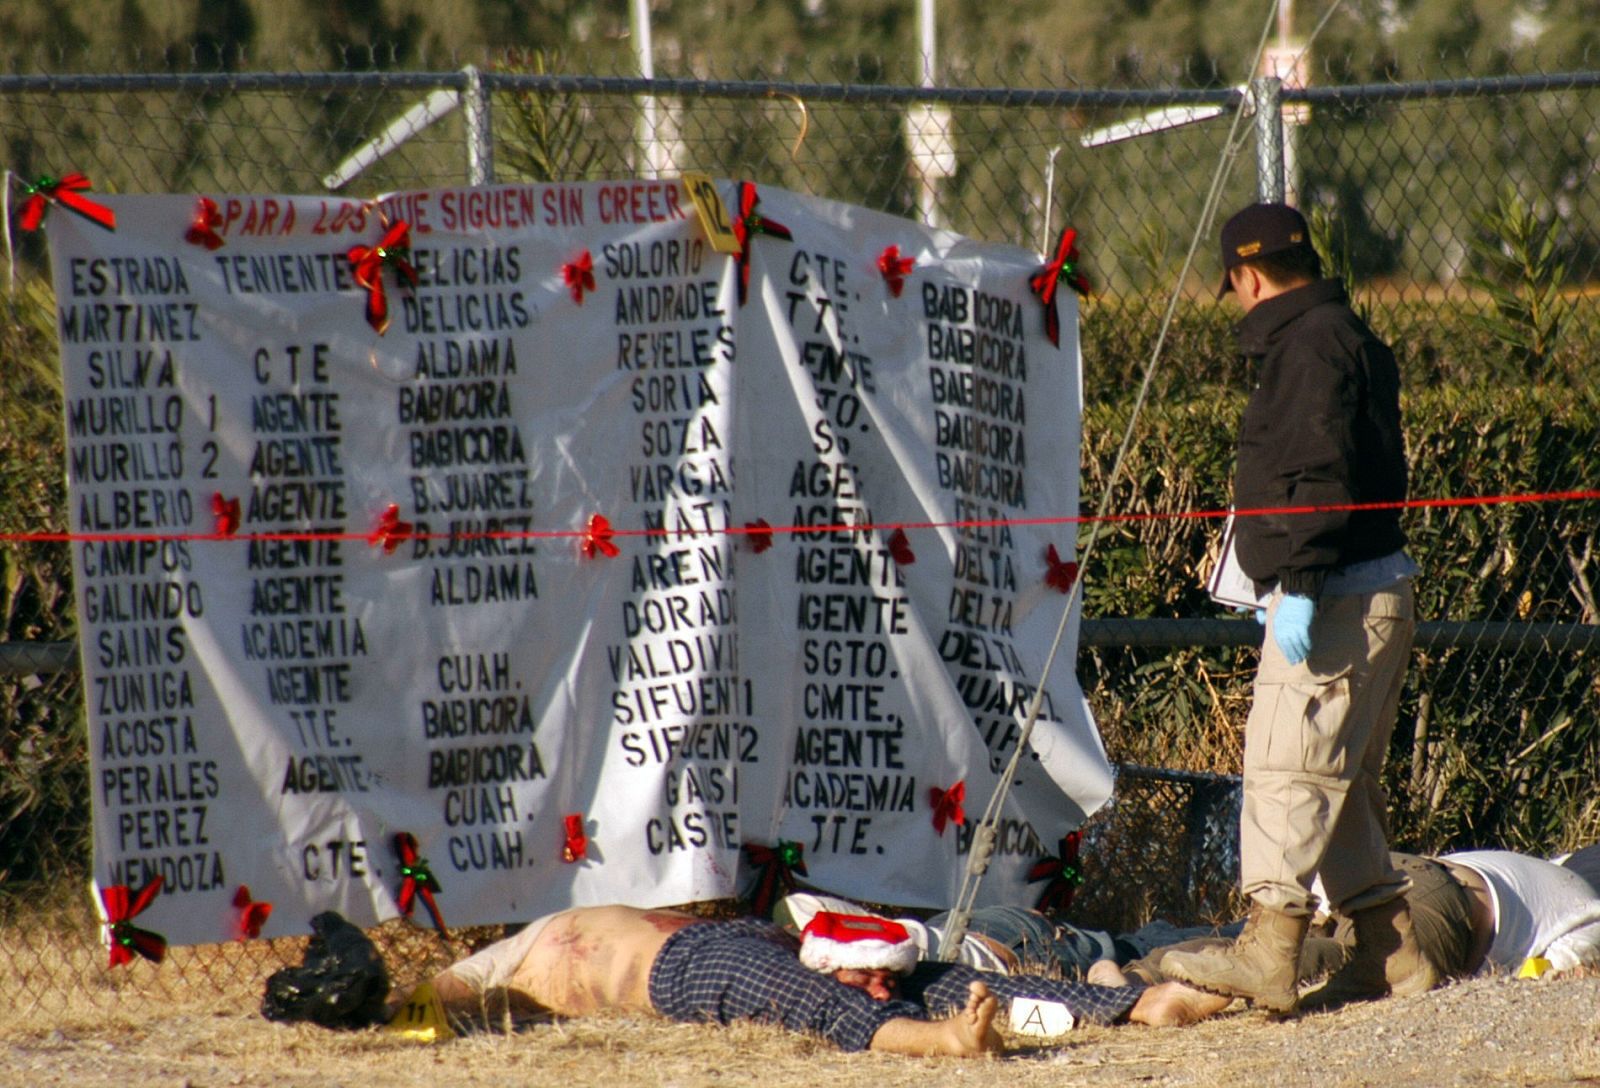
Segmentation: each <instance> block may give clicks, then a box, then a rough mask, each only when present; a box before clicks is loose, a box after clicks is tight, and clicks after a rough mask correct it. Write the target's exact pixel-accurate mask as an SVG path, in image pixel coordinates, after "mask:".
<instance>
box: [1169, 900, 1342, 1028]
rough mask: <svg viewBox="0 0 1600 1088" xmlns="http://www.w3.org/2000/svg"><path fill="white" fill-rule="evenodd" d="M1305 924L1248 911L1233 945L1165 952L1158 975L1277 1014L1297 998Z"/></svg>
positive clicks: (1281, 915)
mask: <svg viewBox="0 0 1600 1088" xmlns="http://www.w3.org/2000/svg"><path fill="white" fill-rule="evenodd" d="M1310 924H1311V919H1310V918H1308V917H1306V916H1305V915H1303V914H1299V915H1296V914H1284V913H1283V912H1282V911H1276V910H1268V909H1267V908H1265V907H1261V906H1252V907H1251V908H1250V915H1249V917H1248V918H1247V919H1246V920H1245V924H1244V932H1243V933H1240V934H1239V937H1238V939H1237V940H1235V941H1234V942H1233V944H1231V945H1229V946H1227V947H1225V948H1218V949H1213V950H1211V951H1205V952H1169V953H1167V955H1166V956H1165V957H1163V958H1162V960H1161V970H1162V972H1163V973H1165V974H1166V975H1167V976H1168V977H1169V978H1175V979H1178V980H1180V981H1182V982H1188V983H1191V984H1193V985H1195V986H1199V987H1200V988H1201V989H1203V990H1210V991H1212V992H1213V993H1219V994H1223V995H1225V996H1228V997H1247V998H1249V999H1250V1000H1251V1001H1252V1002H1254V1003H1255V1004H1257V1005H1260V1006H1262V1007H1263V1008H1266V1009H1270V1010H1271V1011H1272V1012H1275V1013H1278V1014H1280V1015H1287V1014H1289V1013H1292V1012H1294V1010H1295V1007H1296V1005H1297V1004H1298V1003H1299V999H1300V989H1299V987H1298V986H1297V985H1296V983H1297V982H1298V974H1299V971H1298V969H1299V966H1300V946H1301V945H1302V944H1304V943H1305V939H1306V929H1307V927H1309V926H1310Z"/></svg>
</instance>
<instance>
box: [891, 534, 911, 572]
mask: <svg viewBox="0 0 1600 1088" xmlns="http://www.w3.org/2000/svg"><path fill="white" fill-rule="evenodd" d="M889 554H890V555H892V556H893V557H894V561H895V562H896V563H898V564H900V565H901V566H902V567H909V566H910V565H911V564H913V563H915V562H916V561H917V553H916V552H914V551H912V550H911V538H910V537H908V536H906V531H905V530H904V529H896V530H895V531H894V532H892V533H890V534H889Z"/></svg>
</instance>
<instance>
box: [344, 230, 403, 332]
mask: <svg viewBox="0 0 1600 1088" xmlns="http://www.w3.org/2000/svg"><path fill="white" fill-rule="evenodd" d="M410 252H411V228H410V227H409V226H407V225H406V221H405V220H404V219H397V220H395V221H394V223H392V224H391V225H390V226H389V229H388V230H386V231H384V232H383V237H382V238H380V239H378V244H377V245H375V246H351V247H350V252H349V253H348V254H346V256H348V257H349V259H350V263H351V264H352V265H354V266H355V275H356V284H357V285H358V286H360V287H363V288H365V289H366V292H367V324H368V325H371V326H372V327H373V328H374V329H376V330H377V333H378V335H379V336H382V335H383V334H384V332H385V331H387V330H388V328H389V296H388V295H386V294H384V291H383V266H384V265H391V266H393V268H394V270H395V271H396V272H398V273H399V274H400V275H401V276H403V277H405V280H406V282H408V283H409V284H411V286H412V287H415V286H416V285H417V270H416V269H415V268H413V267H412V266H411V261H410V260H409V259H408V255H409V254H410Z"/></svg>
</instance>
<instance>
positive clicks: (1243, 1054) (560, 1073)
mask: <svg viewBox="0 0 1600 1088" xmlns="http://www.w3.org/2000/svg"><path fill="white" fill-rule="evenodd" d="M78 932H79V933H80V936H79V937H77V938H76V939H75V940H73V941H52V942H50V947H51V948H52V949H53V953H54V955H55V960H54V963H53V966H52V968H51V970H50V972H49V973H48V975H46V974H37V975H36V976H35V977H34V978H33V979H32V980H31V982H30V980H28V979H27V978H24V979H22V981H21V982H20V983H19V984H18V986H17V988H16V989H15V990H14V992H13V993H12V994H11V995H10V997H9V1000H8V1005H9V1010H8V1012H7V1013H6V1014H4V1015H0V1054H3V1055H4V1060H3V1061H0V1084H4V1085H12V1084H15V1085H19V1086H20V1085H29V1086H33V1085H58V1084H59V1085H72V1086H74V1088H77V1086H83V1088H127V1086H128V1085H131V1084H162V1085H183V1086H185V1088H211V1086H223V1085H274V1086H276V1085H305V1086H313V1085H315V1086H334V1085H340V1086H367V1085H371V1086H379V1085H381V1086H383V1088H436V1086H438V1085H440V1084H448V1085H450V1086H451V1088H464V1086H475V1085H483V1086H485V1088H488V1086H491V1085H492V1086H495V1088H500V1086H503V1085H505V1084H508V1083H514V1084H518V1085H553V1086H560V1088H579V1086H587V1085H604V1086H605V1088H632V1086H636V1085H637V1086H654V1088H666V1086H682V1088H689V1086H701V1085H716V1086H723V1085H743V1084H756V1083H760V1084H772V1085H791V1084H792V1085H806V1084H828V1085H831V1086H836V1088H869V1086H870V1088H893V1086H898V1085H904V1086H907V1088H925V1086H926V1085H927V1084H928V1083H929V1082H930V1081H931V1080H933V1079H934V1078H937V1082H938V1083H939V1085H940V1086H941V1088H959V1086H962V1085H980V1084H981V1085H985V1086H992V1085H994V1084H996V1083H999V1082H1003V1083H1004V1084H1006V1085H1007V1086H1008V1088H1011V1086H1016V1088H1044V1086H1046V1085H1049V1086H1051V1088H1059V1086H1062V1085H1076V1084H1084V1085H1089V1084H1092V1085H1094V1086H1096V1088H1120V1086H1132V1085H1151V1084H1155V1085H1174V1086H1176V1085H1208V1084H1220V1083H1231V1084H1243V1085H1255V1084H1280V1083H1281V1084H1297V1085H1304V1084H1316V1085H1318V1086H1324V1085H1334V1086H1346V1085H1350V1086H1353V1085H1380V1084H1381V1085H1386V1086H1387V1085H1430V1086H1431V1085H1450V1084H1490V1083H1512V1084H1523V1085H1546V1084H1549V1085H1555V1084H1575V1083H1584V1082H1586V1081H1587V1082H1591V1083H1600V972H1594V971H1588V972H1574V973H1572V974H1570V975H1568V976H1565V977H1561V978H1554V979H1548V978H1547V979H1545V980H1543V981H1539V982H1525V981H1524V982H1519V981H1517V980H1514V979H1510V978H1503V977H1502V978H1488V979H1478V980H1473V981H1471V982H1468V983H1462V984H1457V985H1453V986H1449V987H1446V988H1444V989H1442V990H1438V991H1435V992H1434V993H1431V994H1427V995H1424V996H1421V997H1417V998H1410V999H1405V1000H1391V1001H1387V1002H1380V1003H1376V1004H1372V1005H1366V1006H1357V1007H1352V1008H1348V1009H1345V1010H1342V1011H1340V1012H1337V1013H1332V1014H1324V1015H1318V1016H1308V1017H1304V1018H1302V1019H1300V1020H1297V1021H1288V1022H1275V1021H1272V1020H1269V1019H1267V1018H1266V1017H1265V1016H1263V1015H1261V1014H1259V1013H1256V1012H1252V1011H1230V1012H1228V1013H1225V1014H1224V1015H1222V1016H1221V1017H1218V1018H1216V1019H1214V1020H1212V1021H1210V1022H1207V1023H1204V1024H1201V1025H1198V1026H1196V1027H1192V1028H1185V1029H1153V1028H1144V1027H1137V1026H1135V1027H1118V1028H1095V1029H1089V1030H1087V1031H1083V1032H1079V1033H1075V1034H1074V1035H1073V1036H1072V1037H1071V1042H1070V1044H1069V1045H1066V1046H1062V1047H1056V1048H1049V1049H1032V1050H1024V1051H1021V1052H1019V1053H1016V1054H1014V1055H1012V1056H1009V1057H1007V1058H1004V1059H999V1060H981V1061H968V1062H961V1061H953V1060H945V1061H934V1060H912V1059H904V1058H889V1057H882V1056H878V1055H872V1054H856V1055H847V1054H841V1053H838V1052H837V1051H835V1050H833V1049H832V1048H831V1047H829V1046H828V1045H827V1044H825V1043H822V1042H820V1041H817V1040H814V1039H810V1038H805V1037H801V1036H796V1035H791V1034H788V1033H785V1032H783V1031H781V1030H778V1029H775V1028H765V1027H758V1026H754V1025H738V1026H735V1027H731V1028H719V1027H710V1026H707V1027H702V1026H691V1025H680V1024H669V1023H666V1022H662V1021H655V1020H648V1019H641V1018H625V1017H601V1018H594V1019H588V1020H583V1021H569V1022H564V1023H552V1024H540V1025H536V1026H532V1027H527V1028H524V1029H523V1030H520V1031H516V1032H510V1033H508V1032H505V1031H497V1030H485V1031H482V1032H479V1033H476V1034H472V1035H469V1036H466V1037H463V1038H460V1039H457V1040H454V1041H452V1042H449V1043H445V1044H442V1045H436V1046H426V1045H422V1044H417V1043H412V1042H407V1041H405V1040H402V1039H400V1038H398V1037H395V1036H391V1035H387V1034H384V1033H382V1032H380V1031H376V1030H373V1031H362V1032H348V1033H340V1032H331V1031H325V1030H322V1029H319V1028H315V1027H311V1026H308V1025H284V1024H274V1023H271V1022H269V1021H267V1020H265V1019H263V1018H262V1017H261V1016H260V1014H259V1012H258V1007H259V1004H260V997H261V993H262V986H263V983H264V980H265V978H266V976H267V975H268V974H270V973H271V971H272V970H275V969H276V968H277V967H278V966H280V965H281V964H283V963H288V962H295V961H296V960H297V959H298V955H299V948H300V947H301V943H300V942H297V941H277V942H255V943H253V944H251V945H233V946H226V947H215V948H201V949H175V950H174V951H173V953H172V956H171V957H170V958H169V960H168V962H167V963H165V964H163V965H162V966H160V967H155V966H152V965H150V964H146V963H143V962H139V963H135V964H133V965H131V966H130V967H127V968H121V969H118V970H117V971H115V972H108V971H106V970H105V969H104V966H103V962H102V961H101V960H100V956H102V955H103V953H101V952H100V951H99V950H98V948H97V947H95V946H94V945H93V944H92V943H91V942H89V941H86V940H84V939H83V937H82V936H81V931H78ZM21 939H22V931H21V930H19V929H17V928H16V927H9V928H7V929H6V930H4V931H0V942H3V948H0V955H5V956H6V957H7V958H8V959H9V960H10V962H11V963H12V964H13V965H16V964H18V963H22V962H25V959H24V956H23V953H24V952H28V954H29V955H33V954H34V953H33V952H32V951H30V950H34V949H37V948H38V947H39V945H38V942H34V943H32V944H29V945H26V946H21V945H19V943H18V942H19V941H20V940H21ZM379 939H380V943H381V944H382V945H383V947H384V949H385V954H386V958H387V959H388V960H389V961H390V962H391V963H397V962H403V963H407V964H409V965H411V966H412V967H413V968H415V969H414V970H411V971H410V972H409V977H410V978H415V977H418V976H420V975H421V974H422V973H424V972H425V971H426V970H431V969H432V967H433V966H434V965H435V964H436V963H437V962H438V961H439V960H441V959H442V958H444V955H445V954H444V951H443V950H442V949H441V948H440V947H439V943H438V941H437V940H436V939H435V938H433V937H432V936H431V935H428V934H425V933H420V932H416V931H411V930H408V929H406V928H405V927H386V928H385V929H384V930H382V931H380V934H379ZM37 970H38V971H40V972H42V971H44V966H43V964H42V962H41V963H40V966H39V967H38V968H37ZM67 979H71V980H73V984H72V986H71V987H64V986H63V985H62V984H63V982H64V981H66V980H67ZM30 990H31V991H32V992H31V993H30Z"/></svg>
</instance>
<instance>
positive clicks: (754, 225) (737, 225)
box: [733, 181, 794, 306]
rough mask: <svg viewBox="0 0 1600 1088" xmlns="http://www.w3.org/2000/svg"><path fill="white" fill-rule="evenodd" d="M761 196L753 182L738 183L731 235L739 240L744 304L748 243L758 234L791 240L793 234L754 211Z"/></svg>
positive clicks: (741, 297) (748, 289)
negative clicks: (736, 206)
mask: <svg viewBox="0 0 1600 1088" xmlns="http://www.w3.org/2000/svg"><path fill="white" fill-rule="evenodd" d="M759 203H761V197H760V196H759V195H758V194H757V193H756V186H755V182H753V181H741V182H740V183H739V214H738V215H737V216H735V217H734V220H733V236H734V237H735V238H736V239H738V241H739V253H738V263H739V305H741V306H743V305H744V300H745V296H746V295H747V294H749V291H750V243H751V241H753V240H754V239H755V236H756V235H758V234H765V235H766V236H767V237H769V238H782V239H783V240H784V241H786V242H792V241H793V240H794V235H792V234H790V233H789V228H788V227H786V226H784V225H783V224H782V223H775V222H773V221H772V220H771V219H768V218H766V217H765V216H763V215H761V214H760V213H759V212H757V211H756V205H757V204H759Z"/></svg>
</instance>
